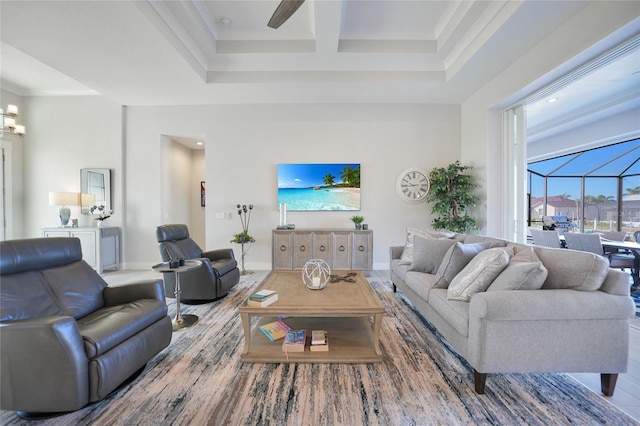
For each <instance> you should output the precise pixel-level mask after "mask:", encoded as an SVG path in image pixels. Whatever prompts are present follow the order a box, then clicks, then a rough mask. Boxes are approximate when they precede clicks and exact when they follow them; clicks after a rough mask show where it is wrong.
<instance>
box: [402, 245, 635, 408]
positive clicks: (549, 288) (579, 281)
mask: <svg viewBox="0 0 640 426" xmlns="http://www.w3.org/2000/svg"><path fill="white" fill-rule="evenodd" d="M434 237H435V238H434ZM411 240H413V242H414V244H413V247H411V243H410V241H411ZM407 241H408V242H409V243H408V244H407V245H406V246H397V247H390V257H391V259H390V271H391V281H392V283H393V289H394V291H396V290H397V289H400V290H401V291H402V292H403V293H404V294H405V295H406V297H407V298H408V299H409V300H410V301H411V302H412V303H413V304H414V305H415V307H416V308H417V309H418V310H419V311H420V313H421V314H422V315H423V316H424V317H425V318H426V319H427V320H428V321H429V322H430V323H431V324H432V325H433V326H434V327H435V328H436V329H437V330H438V331H439V332H440V334H441V335H442V336H443V337H444V338H445V339H446V341H447V342H448V343H449V344H450V345H451V346H452V347H453V348H454V349H455V350H456V351H457V352H458V353H459V354H460V355H462V356H463V357H464V358H465V359H466V360H467V362H468V363H469V364H470V365H471V367H473V369H474V380H475V390H476V392H477V393H484V390H485V381H486V375H487V373H521V372H522V373H524V372H594V373H600V374H601V385H602V386H601V387H602V392H603V393H604V394H605V395H607V396H611V395H613V391H614V388H615V384H616V380H617V376H618V373H623V372H626V370H627V364H628V353H629V320H630V318H631V317H632V316H633V315H634V310H635V308H634V304H633V301H632V299H631V297H630V296H629V275H628V274H626V273H624V272H621V271H619V270H613V269H610V268H609V265H608V263H607V261H606V259H605V258H604V257H601V256H597V255H594V254H591V253H586V252H578V251H573V250H567V249H552V248H545V247H533V246H528V245H524V244H512V243H509V242H507V241H505V240H500V239H495V238H488V237H479V236H475V235H464V234H448V235H446V234H445V235H438V234H433V233H431V234H427V236H417V237H414V236H412V235H411V233H409V237H408V239H407ZM405 247H406V249H405ZM474 250H475V251H476V253H475V254H474V253H466V255H459V253H464V252H465V251H467V252H473V251H474ZM403 252H408V253H409V255H408V256H407V255H406V253H405V256H404V257H403ZM412 252H413V253H412ZM456 253H458V254H457V255H456ZM480 253H483V254H482V256H481V255H480ZM456 258H457V260H456ZM460 258H462V260H460ZM481 258H484V259H485V260H482V259H481ZM523 258H524V261H523ZM486 259H498V260H499V261H494V260H491V261H487V260H486ZM505 261H506V262H507V263H506V265H505ZM456 262H457V264H456ZM454 264H456V265H454ZM488 265H489V266H488ZM496 265H497V266H496ZM487 282H488V285H487V284H486V283H487ZM465 283H466V285H468V288H472V287H473V286H476V285H480V287H479V288H475V289H472V290H471V291H470V292H469V294H464V292H462V293H463V294H461V293H460V292H459V290H460V288H464V286H465ZM465 298H466V299H468V301H465ZM456 299H457V300H456Z"/></svg>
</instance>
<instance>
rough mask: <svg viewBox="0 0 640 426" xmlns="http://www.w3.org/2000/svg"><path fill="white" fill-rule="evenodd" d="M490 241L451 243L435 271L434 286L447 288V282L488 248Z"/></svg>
mask: <svg viewBox="0 0 640 426" xmlns="http://www.w3.org/2000/svg"><path fill="white" fill-rule="evenodd" d="M489 245H490V243H488V242H487V243H474V244H462V243H460V242H456V243H455V244H454V245H452V246H451V247H450V248H449V250H447V253H446V254H445V255H444V258H443V259H442V263H441V264H440V266H439V267H438V271H437V272H436V282H435V283H434V284H433V287H434V288H447V287H449V283H451V281H452V280H453V279H454V278H455V276H456V275H458V273H459V272H460V271H462V270H463V269H464V267H465V266H467V264H468V263H469V262H470V261H471V259H473V257H474V256H475V255H477V254H478V253H480V252H481V251H482V250H486V249H488V248H489Z"/></svg>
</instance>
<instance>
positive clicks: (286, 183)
mask: <svg viewBox="0 0 640 426" xmlns="http://www.w3.org/2000/svg"><path fill="white" fill-rule="evenodd" d="M282 203H286V204H287V211H319V210H323V211H327V210H334V211H343V210H360V164H353V163H348V164H347V163H345V164H278V206H280V205H281V204H282Z"/></svg>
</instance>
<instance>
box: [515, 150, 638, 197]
mask: <svg viewBox="0 0 640 426" xmlns="http://www.w3.org/2000/svg"><path fill="white" fill-rule="evenodd" d="M639 159H640V139H634V140H631V141H627V142H623V143H618V144H615V145H609V146H605V147H602V148H597V149H592V150H589V151H584V152H581V153H576V154H570V155H565V156H562V157H556V158H551V159H549V160H543V161H538V162H535V163H530V164H529V165H528V169H529V170H530V171H533V172H536V173H539V174H541V175H543V176H548V187H547V195H548V196H557V195H564V196H568V197H567V198H570V199H574V200H575V199H578V198H580V181H581V179H580V178H581V177H583V176H584V177H586V180H585V195H593V196H598V195H603V196H604V197H613V198H614V199H615V198H617V193H618V181H617V179H616V178H617V177H619V176H623V181H622V193H623V199H624V198H625V197H627V196H629V195H632V194H634V193H637V191H638V190H639V189H640V160H639ZM530 176H531V196H532V197H534V198H536V197H542V195H543V194H544V188H543V185H544V179H543V178H541V177H536V176H534V175H530Z"/></svg>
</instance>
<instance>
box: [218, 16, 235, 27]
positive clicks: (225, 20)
mask: <svg viewBox="0 0 640 426" xmlns="http://www.w3.org/2000/svg"><path fill="white" fill-rule="evenodd" d="M220 22H222V25H224V26H225V27H230V26H231V24H233V22H232V21H231V19H229V18H222V19H220Z"/></svg>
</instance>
